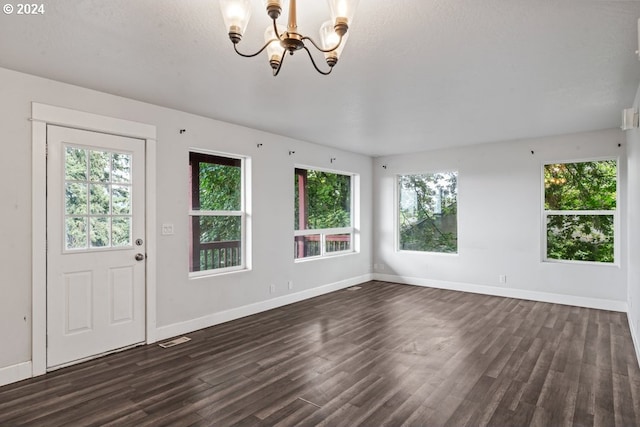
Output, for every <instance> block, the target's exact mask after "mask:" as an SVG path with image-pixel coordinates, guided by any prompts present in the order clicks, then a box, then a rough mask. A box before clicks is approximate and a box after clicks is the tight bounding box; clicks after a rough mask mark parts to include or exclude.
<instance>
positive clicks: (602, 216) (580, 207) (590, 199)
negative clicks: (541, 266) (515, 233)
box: [543, 160, 618, 263]
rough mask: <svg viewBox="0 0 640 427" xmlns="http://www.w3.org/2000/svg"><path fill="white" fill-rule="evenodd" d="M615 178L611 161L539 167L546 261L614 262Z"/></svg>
mask: <svg viewBox="0 0 640 427" xmlns="http://www.w3.org/2000/svg"><path fill="white" fill-rule="evenodd" d="M617 176H618V173H617V162H616V161H615V160H602V161H592V162H579V163H554V164H549V165H545V166H544V224H545V227H546V230H545V233H544V235H545V240H546V252H545V255H546V256H545V259H547V260H565V261H590V262H606V263H613V262H614V258H615V257H614V253H615V250H614V235H615V224H616V222H617V206H616V205H617ZM543 246H544V245H543Z"/></svg>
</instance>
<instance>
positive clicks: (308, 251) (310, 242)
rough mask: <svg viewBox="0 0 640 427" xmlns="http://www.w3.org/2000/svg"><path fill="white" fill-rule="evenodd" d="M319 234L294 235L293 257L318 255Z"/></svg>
mask: <svg viewBox="0 0 640 427" xmlns="http://www.w3.org/2000/svg"><path fill="white" fill-rule="evenodd" d="M320 252H321V251H320V235H319V234H313V235H310V236H295V241H294V253H295V258H296V259H297V258H306V257H312V256H320Z"/></svg>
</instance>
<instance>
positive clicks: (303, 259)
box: [293, 251, 360, 264]
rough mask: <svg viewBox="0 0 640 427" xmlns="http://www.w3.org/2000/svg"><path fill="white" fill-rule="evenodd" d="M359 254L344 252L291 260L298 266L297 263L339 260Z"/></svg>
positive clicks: (356, 252)
mask: <svg viewBox="0 0 640 427" xmlns="http://www.w3.org/2000/svg"><path fill="white" fill-rule="evenodd" d="M359 253H360V252H358V251H348V252H347V251H344V252H336V253H332V254H329V255H322V256H320V255H318V256H310V257H305V258H295V259H294V260H293V262H294V264H298V263H304V262H310V261H318V260H322V259H332V258H339V257H344V256H350V255H357V254H359Z"/></svg>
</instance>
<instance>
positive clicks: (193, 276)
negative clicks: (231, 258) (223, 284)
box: [189, 267, 251, 280]
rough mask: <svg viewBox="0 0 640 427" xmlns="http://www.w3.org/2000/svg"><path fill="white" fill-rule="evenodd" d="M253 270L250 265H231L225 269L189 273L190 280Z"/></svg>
mask: <svg viewBox="0 0 640 427" xmlns="http://www.w3.org/2000/svg"><path fill="white" fill-rule="evenodd" d="M248 271H251V269H250V268H248V267H229V268H224V269H222V268H221V269H216V270H206V271H196V272H190V273H189V280H192V279H193V280H196V279H206V278H208V277H218V276H227V275H230V274H238V273H246V272H248Z"/></svg>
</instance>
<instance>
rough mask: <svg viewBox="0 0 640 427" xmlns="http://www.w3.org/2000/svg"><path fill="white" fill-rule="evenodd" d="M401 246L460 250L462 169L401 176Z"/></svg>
mask: <svg viewBox="0 0 640 427" xmlns="http://www.w3.org/2000/svg"><path fill="white" fill-rule="evenodd" d="M398 193H399V204H400V206H399V209H398V212H399V226H400V249H401V250H411V251H427V252H445V253H456V252H457V251H458V219H457V215H458V208H457V205H458V173H457V172H446V173H437V174H421V175H402V176H400V177H399V178H398Z"/></svg>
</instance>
